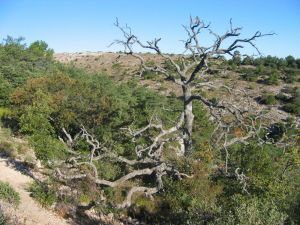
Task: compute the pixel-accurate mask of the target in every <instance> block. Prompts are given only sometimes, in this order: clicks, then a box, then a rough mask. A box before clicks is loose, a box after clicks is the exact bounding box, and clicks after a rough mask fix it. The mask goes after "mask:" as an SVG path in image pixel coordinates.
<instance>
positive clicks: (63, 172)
mask: <svg viewBox="0 0 300 225" xmlns="http://www.w3.org/2000/svg"><path fill="white" fill-rule="evenodd" d="M115 25H116V26H117V27H118V28H119V29H120V30H121V32H122V34H123V36H124V40H116V41H114V43H115V44H121V45H123V46H124V48H125V50H124V51H125V53H126V54H128V55H131V56H133V57H135V58H137V59H138V60H139V62H140V65H141V69H142V71H141V74H142V72H143V71H152V72H155V73H161V74H163V75H164V76H165V78H166V79H167V80H169V81H170V82H173V83H175V84H176V85H178V87H179V88H180V89H181V91H182V103H183V108H182V112H181V113H180V115H179V117H178V120H177V121H175V122H174V124H173V125H172V126H171V127H165V126H164V125H163V122H162V121H160V120H159V119H158V118H156V117H155V116H153V118H151V119H150V121H149V123H148V124H147V125H146V126H145V127H143V128H140V129H139V130H133V129H132V128H130V127H127V128H126V129H125V130H126V131H127V133H129V134H130V135H131V136H132V141H133V142H134V141H135V140H136V139H137V138H139V137H141V136H145V135H148V134H147V132H148V131H149V130H155V132H154V134H155V135H154V136H153V137H150V138H149V139H150V141H149V142H148V144H147V145H145V146H141V145H137V146H136V148H135V149H132V151H134V152H135V155H136V158H135V159H128V158H126V157H124V156H121V155H118V154H116V153H114V151H113V146H111V147H107V146H105V145H103V144H101V143H99V141H98V140H97V139H96V138H95V137H94V136H93V135H91V134H90V133H89V132H88V131H87V130H86V129H85V128H84V127H81V131H80V133H79V134H78V135H75V136H74V138H72V136H71V135H70V134H68V132H67V131H66V130H65V129H63V133H64V138H61V140H62V141H64V142H65V143H66V144H67V146H68V147H69V151H68V152H69V153H70V155H71V157H70V158H69V159H68V160H66V161H65V162H63V163H62V164H61V166H60V167H59V168H57V170H56V172H57V175H58V176H59V177H60V178H61V179H82V178H86V177H88V178H89V179H92V180H93V181H94V182H95V183H96V184H98V185H99V186H109V187H112V188H116V187H121V186H122V187H124V185H125V186H126V184H128V182H129V181H132V182H131V185H130V189H129V190H127V196H126V197H125V199H124V201H123V202H122V203H120V204H119V205H118V207H121V208H123V207H128V206H130V205H131V204H132V197H133V195H134V194H135V193H136V192H142V193H144V194H145V195H146V196H149V197H151V196H152V195H153V194H155V193H157V192H159V191H161V190H163V187H164V184H163V179H162V177H163V176H166V175H168V176H172V177H176V178H177V179H182V178H185V177H190V176H189V175H188V174H185V173H182V172H180V171H179V170H178V168H176V165H175V164H174V163H173V162H172V161H169V160H168V159H166V158H165V156H164V150H165V148H166V146H167V144H168V147H169V148H170V149H175V150H174V151H176V152H174V153H176V154H174V155H177V156H184V155H189V154H190V153H191V152H192V150H193V146H192V131H193V124H194V113H193V102H194V101H200V102H202V103H203V105H204V106H206V107H207V109H208V111H209V112H210V115H211V119H212V120H213V122H214V123H215V125H216V128H215V131H214V133H213V139H214V141H213V145H214V146H216V147H217V148H219V149H222V150H224V151H223V152H224V153H225V172H226V173H227V172H228V158H229V152H228V148H229V147H230V146H231V145H234V144H236V143H244V144H247V140H248V139H249V138H252V137H254V136H256V137H257V138H258V139H257V140H259V141H263V140H262V139H260V136H259V133H260V130H261V129H262V128H263V124H262V123H261V120H262V118H263V117H264V114H263V112H261V111H257V110H256V108H255V106H253V105H252V104H254V103H253V101H250V100H249V97H248V96H247V93H245V92H244V91H243V90H238V89H236V88H235V87H228V86H226V85H224V84H215V83H213V82H211V81H210V80H209V78H210V74H209V73H208V70H209V62H210V61H212V60H213V58H214V57H217V56H222V55H233V51H235V50H237V49H240V48H243V45H244V44H249V45H251V46H252V47H254V48H255V49H256V50H257V51H258V49H257V48H256V46H255V44H254V41H255V40H256V39H257V38H260V37H263V36H267V35H272V34H273V33H268V34H262V33H261V32H259V31H258V32H256V33H255V34H254V35H253V36H251V37H250V38H244V39H242V38H239V37H240V35H241V33H240V31H241V28H239V27H237V28H234V27H233V26H232V23H231V21H230V28H229V30H228V31H227V32H226V33H225V34H223V35H217V34H216V33H214V32H213V31H211V30H210V27H209V25H206V24H205V23H204V22H203V21H201V20H200V19H199V18H198V17H196V18H195V19H192V18H190V24H189V26H184V29H185V30H186V32H187V39H186V40H185V41H184V42H183V43H184V47H185V49H186V52H185V54H182V55H179V56H178V57H171V56H170V55H168V54H164V53H162V51H161V49H160V48H159V46H158V44H159V41H160V40H161V39H160V38H158V39H154V40H153V41H148V42H146V43H143V42H141V41H140V40H139V39H138V38H137V36H135V35H134V34H132V31H131V29H130V28H129V27H127V26H126V27H122V26H120V24H119V23H118V21H117V22H116V24H115ZM204 30H208V31H209V33H210V34H211V35H213V37H215V41H214V42H213V44H212V45H211V46H208V47H203V46H201V43H200V38H199V37H200V34H201V33H202V31H204ZM231 38H234V39H233V40H232V39H231ZM228 40H232V41H231V44H229V45H227V46H226V47H224V46H223V45H224V42H226V43H228ZM135 45H137V46H139V47H142V48H144V49H148V50H152V51H154V52H155V53H156V54H158V55H159V56H161V57H162V58H163V59H164V60H165V61H166V62H168V63H169V64H171V65H172V66H173V67H174V69H175V72H174V71H170V70H168V69H166V68H164V67H163V66H161V65H159V64H157V65H155V66H149V65H148V64H147V62H146V61H145V59H144V58H143V55H142V54H137V53H135V52H134V49H133V48H134V46H135ZM258 53H260V52H259V51H258ZM205 88H210V89H218V90H221V89H222V90H225V91H226V92H228V93H230V94H231V95H229V96H233V95H234V94H238V95H239V100H238V101H237V100H234V99H233V98H231V97H227V98H226V99H223V100H220V101H218V102H213V101H210V100H209V99H207V98H205V96H204V95H203V94H201V93H202V91H203V90H204V89H205ZM242 103H244V104H242ZM245 103H248V104H245ZM245 105H246V106H245ZM254 111H255V112H254ZM237 128H238V129H239V130H240V132H239V134H238V135H233V133H234V131H235V129H237ZM152 134H153V133H152ZM79 137H80V138H82V139H84V140H85V141H86V142H87V143H88V144H89V146H90V153H89V155H88V156H84V155H81V154H79V153H78V152H77V151H75V150H74V149H73V146H74V142H76V140H78V138H79ZM170 143H171V145H170ZM174 143H179V146H182V147H181V148H179V149H178V145H175V144H174ZM176 147H177V148H176ZM101 160H107V161H112V162H118V163H122V164H124V165H125V167H127V168H130V169H129V170H128V171H130V172H128V173H126V174H123V175H122V176H121V177H119V178H117V179H115V180H105V179H103V178H102V177H101V176H99V174H98V169H97V167H96V162H97V161H101ZM84 168H85V169H84ZM86 168H89V170H87V169H86ZM233 171H234V172H233V174H234V176H235V177H236V178H237V180H239V181H240V182H241V184H242V185H243V190H245V191H246V192H247V189H246V187H247V184H246V181H247V177H245V175H244V174H243V172H241V173H240V172H239V168H237V169H233ZM145 176H149V177H151V178H152V181H153V182H152V183H151V185H149V186H140V185H135V183H134V181H135V180H136V179H138V178H140V177H145Z"/></svg>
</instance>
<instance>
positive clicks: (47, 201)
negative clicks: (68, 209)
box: [29, 182, 57, 208]
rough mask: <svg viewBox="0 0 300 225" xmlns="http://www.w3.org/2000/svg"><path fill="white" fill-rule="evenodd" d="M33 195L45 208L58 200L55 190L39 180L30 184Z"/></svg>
mask: <svg viewBox="0 0 300 225" xmlns="http://www.w3.org/2000/svg"><path fill="white" fill-rule="evenodd" d="M29 191H30V192H31V196H32V197H33V198H34V199H35V200H36V201H37V202H38V203H39V204H41V206H43V207H45V208H49V207H51V206H52V205H53V204H54V203H55V202H56V200H57V196H56V193H55V191H53V190H50V189H49V188H47V187H44V186H42V185H40V184H38V183H37V182H33V183H31V185H30V186H29Z"/></svg>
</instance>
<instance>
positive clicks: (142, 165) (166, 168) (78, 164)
mask: <svg viewBox="0 0 300 225" xmlns="http://www.w3.org/2000/svg"><path fill="white" fill-rule="evenodd" d="M182 122H183V116H181V118H180V119H179V122H178V123H177V124H175V126H174V127H171V128H168V129H164V127H163V125H162V124H161V123H154V122H153V121H150V123H149V125H148V126H147V127H145V128H142V129H140V130H137V131H133V130H131V129H129V130H128V131H129V133H130V135H132V138H133V139H135V138H137V137H138V136H141V135H143V134H144V133H145V132H146V131H147V130H148V129H155V130H157V132H158V134H157V135H156V136H155V137H154V138H153V139H152V142H151V143H150V144H149V146H147V147H142V146H137V147H136V149H135V153H136V159H128V158H126V157H123V156H121V155H118V154H116V153H114V151H113V147H107V146H105V145H104V144H101V143H100V142H99V141H98V140H97V139H96V138H95V137H94V136H93V135H92V134H90V133H89V132H88V131H87V130H86V128H85V127H83V126H82V127H81V130H80V132H79V133H78V134H76V135H75V136H74V138H72V136H71V135H70V134H69V133H68V132H67V131H66V129H63V134H64V135H63V137H60V140H61V141H63V142H64V143H65V144H66V145H67V146H68V148H69V149H68V153H70V158H68V159H67V160H66V161H64V162H61V163H60V165H59V166H58V167H57V168H56V174H57V176H58V178H59V179H62V180H74V179H83V178H89V179H91V180H92V181H93V182H95V183H96V184H97V185H99V186H108V187H112V188H117V187H124V186H126V184H128V182H129V181H134V180H135V179H137V178H139V177H145V176H149V177H150V176H151V177H152V178H153V180H154V181H153V185H152V186H150V187H149V186H147V187H146V186H139V185H132V184H130V185H129V186H130V189H129V190H128V191H127V195H126V197H125V199H124V201H123V202H122V203H120V204H118V205H117V207H119V208H125V207H128V206H130V205H131V204H132V197H133V195H134V194H135V193H136V192H142V193H144V194H145V195H146V196H148V197H152V195H153V194H155V193H157V192H159V191H161V190H162V189H163V187H164V184H163V180H162V177H163V176H165V175H168V176H173V177H174V178H177V179H182V178H183V177H191V176H189V175H187V174H185V173H181V172H179V170H178V169H176V167H175V165H174V164H172V163H171V162H169V161H168V160H166V159H165V158H164V157H163V151H162V149H163V146H164V144H165V143H166V142H169V141H171V140H170V137H168V134H170V133H172V132H174V131H175V130H177V127H180V126H181V123H182ZM80 139H83V140H85V141H86V142H87V143H88V144H89V146H90V148H89V150H90V151H89V154H88V155H84V154H80V152H79V151H76V150H75V149H74V148H73V147H74V146H75V145H76V142H77V141H78V140H80ZM103 160H105V161H110V162H118V163H120V164H124V165H125V166H126V167H127V168H130V170H129V171H130V172H128V173H127V174H124V175H123V176H121V177H119V178H117V179H115V180H105V179H103V178H101V176H99V174H98V169H97V166H96V162H97V161H103ZM84 168H85V169H84ZM103 198H105V196H103Z"/></svg>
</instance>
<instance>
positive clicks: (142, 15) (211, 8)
mask: <svg viewBox="0 0 300 225" xmlns="http://www.w3.org/2000/svg"><path fill="white" fill-rule="evenodd" d="M189 15H193V16H199V17H200V18H202V19H203V20H204V21H207V22H211V24H212V25H211V26H212V28H213V29H214V30H215V31H216V32H219V33H222V32H225V31H226V29H227V28H228V21H229V19H230V18H232V19H233V22H234V24H236V25H239V26H243V27H244V30H243V32H244V34H245V36H247V35H250V34H251V33H253V32H255V31H256V30H261V31H263V32H269V31H274V32H276V33H277V35H276V36H271V37H265V38H263V39H260V40H259V41H257V45H258V47H259V48H260V50H261V51H262V52H263V53H264V55H268V54H271V55H275V56H279V57H284V56H287V55H294V56H295V57H298V58H300V0H251V1H246V0H210V1H209V0H0V39H3V38H5V37H6V36H7V35H11V36H13V37H18V36H23V37H25V38H26V40H27V42H29V43H30V42H32V41H35V40H44V41H46V42H47V43H48V44H49V45H50V47H51V48H53V49H54V50H55V51H56V52H76V51H116V50H121V47H117V46H113V47H111V48H108V47H107V46H108V45H109V44H110V43H111V42H112V41H113V40H114V39H116V38H119V37H121V34H120V32H119V31H118V30H117V29H116V28H115V27H114V26H113V23H114V21H115V18H116V17H118V18H119V21H120V22H121V23H127V24H129V25H130V26H131V27H132V29H133V31H134V33H135V34H137V36H138V37H140V38H141V39H142V40H150V39H152V38H154V37H162V41H161V47H162V49H163V50H164V51H167V52H181V51H182V49H183V48H182V44H181V43H180V41H179V40H182V39H185V33H184V31H183V28H182V26H181V25H182V24H187V23H188V18H189ZM204 43H207V40H204ZM246 52H247V53H252V52H251V50H249V49H246Z"/></svg>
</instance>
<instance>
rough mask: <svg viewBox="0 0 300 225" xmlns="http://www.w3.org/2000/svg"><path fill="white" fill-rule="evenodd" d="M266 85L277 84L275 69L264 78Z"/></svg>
mask: <svg viewBox="0 0 300 225" xmlns="http://www.w3.org/2000/svg"><path fill="white" fill-rule="evenodd" d="M265 82H266V84H268V85H278V84H279V74H278V72H277V71H273V72H272V73H271V74H270V75H269V76H268V77H267V79H266V80H265Z"/></svg>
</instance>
